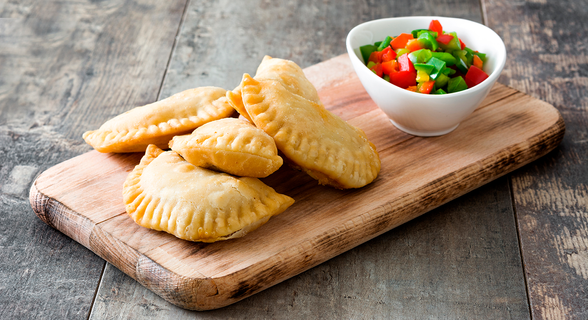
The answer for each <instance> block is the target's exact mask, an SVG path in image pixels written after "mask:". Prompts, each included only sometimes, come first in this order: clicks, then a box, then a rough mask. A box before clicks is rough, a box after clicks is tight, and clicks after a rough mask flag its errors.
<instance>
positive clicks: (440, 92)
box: [433, 88, 447, 94]
mask: <svg viewBox="0 0 588 320" xmlns="http://www.w3.org/2000/svg"><path fill="white" fill-rule="evenodd" d="M433 94H447V92H445V90H443V89H441V88H439V89H437V91H435V92H433Z"/></svg>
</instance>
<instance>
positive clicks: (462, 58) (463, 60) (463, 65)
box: [453, 50, 473, 74]
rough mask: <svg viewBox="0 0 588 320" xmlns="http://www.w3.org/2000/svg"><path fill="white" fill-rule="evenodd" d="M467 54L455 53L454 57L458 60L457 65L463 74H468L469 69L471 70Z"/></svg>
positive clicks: (460, 51) (462, 52)
mask: <svg viewBox="0 0 588 320" xmlns="http://www.w3.org/2000/svg"><path fill="white" fill-rule="evenodd" d="M466 54H467V51H465V50H458V51H453V56H454V57H455V58H456V59H457V62H456V63H455V65H456V66H457V68H458V69H459V71H461V73H463V74H466V73H468V69H469V68H470V65H468V64H467V61H468V58H467V57H466ZM472 59H473V58H472Z"/></svg>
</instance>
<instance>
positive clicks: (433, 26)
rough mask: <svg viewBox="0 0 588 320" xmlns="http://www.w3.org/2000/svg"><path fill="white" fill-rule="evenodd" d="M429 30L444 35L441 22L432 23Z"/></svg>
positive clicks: (434, 21)
mask: <svg viewBox="0 0 588 320" xmlns="http://www.w3.org/2000/svg"><path fill="white" fill-rule="evenodd" d="M429 30H431V31H435V32H437V33H439V34H442V33H443V27H442V26H441V22H439V20H433V21H431V23H430V24H429Z"/></svg>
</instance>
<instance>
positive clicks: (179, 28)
mask: <svg viewBox="0 0 588 320" xmlns="http://www.w3.org/2000/svg"><path fill="white" fill-rule="evenodd" d="M189 4H190V0H186V2H185V3H184V9H183V11H182V17H181V18H180V21H179V23H178V29H177V30H176V35H175V37H174V42H173V43H172V47H171V50H170V52H169V57H168V59H167V63H166V65H165V69H164V71H163V77H162V78H161V83H160V84H159V89H158V90H157V100H160V99H161V91H162V89H163V85H164V84H165V79H166V78H167V72H168V70H169V65H170V63H171V60H172V57H173V55H174V52H175V51H176V48H177V44H178V37H179V35H180V31H181V30H182V26H183V25H184V21H185V19H186V14H187V12H188V6H189ZM125 213H126V212H122V213H121V214H118V215H116V216H113V217H110V218H108V219H106V220H105V221H102V222H106V221H108V220H110V219H112V218H115V217H119V216H120V215H122V214H125ZM102 222H100V223H102ZM100 223H97V224H95V226H94V227H96V226H98V225H99V224H100ZM107 263H109V262H108V261H106V260H104V264H103V265H102V272H100V279H98V284H97V285H96V290H94V297H93V298H92V303H91V304H90V311H89V312H88V316H87V317H86V319H87V320H89V319H90V317H91V316H92V313H93V312H94V305H95V302H96V299H97V298H98V292H99V291H100V287H101V286H102V279H104V272H106V264H107Z"/></svg>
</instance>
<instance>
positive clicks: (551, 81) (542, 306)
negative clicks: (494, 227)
mask: <svg viewBox="0 0 588 320" xmlns="http://www.w3.org/2000/svg"><path fill="white" fill-rule="evenodd" d="M486 4H487V10H486V11H487V15H488V25H489V26H490V27H491V28H493V29H494V30H496V32H497V33H498V34H499V35H500V36H501V37H502V38H503V39H504V42H505V44H506V46H507V52H508V55H509V59H508V61H507V63H506V66H505V69H504V72H503V75H502V77H501V79H500V81H501V82H503V83H506V84H508V85H510V86H512V87H514V88H516V89H518V90H521V91H523V92H525V93H527V94H529V95H531V96H534V97H537V98H540V99H542V100H545V101H547V102H549V103H551V104H553V105H554V106H555V107H557V108H558V109H559V110H560V112H561V113H562V116H563V118H564V119H565V121H566V131H567V133H566V136H565V138H564V139H563V142H562V144H561V146H560V147H559V148H558V149H557V150H556V152H554V153H552V154H551V155H549V156H548V157H545V158H544V159H542V160H541V161H538V162H536V163H535V164H533V165H531V166H528V167H526V168H524V169H523V170H520V171H518V172H517V173H516V174H514V175H512V189H513V194H514V197H513V198H514V206H515V209H516V213H517V221H518V225H519V233H520V239H521V248H522V255H523V258H524V263H525V274H526V277H527V283H528V289H529V298H530V303H531V310H532V314H533V318H534V319H587V318H588V231H587V230H588V166H587V165H586V161H587V159H588V158H587V157H586V155H588V129H587V128H588V100H587V99H586V91H587V89H588V72H587V71H588V59H587V58H586V57H587V56H588V47H587V46H586V41H585V40H584V39H586V37H588V28H587V27H586V17H587V16H588V2H587V1H569V0H567V1H552V0H546V1H522V2H510V1H490V2H486Z"/></svg>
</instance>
